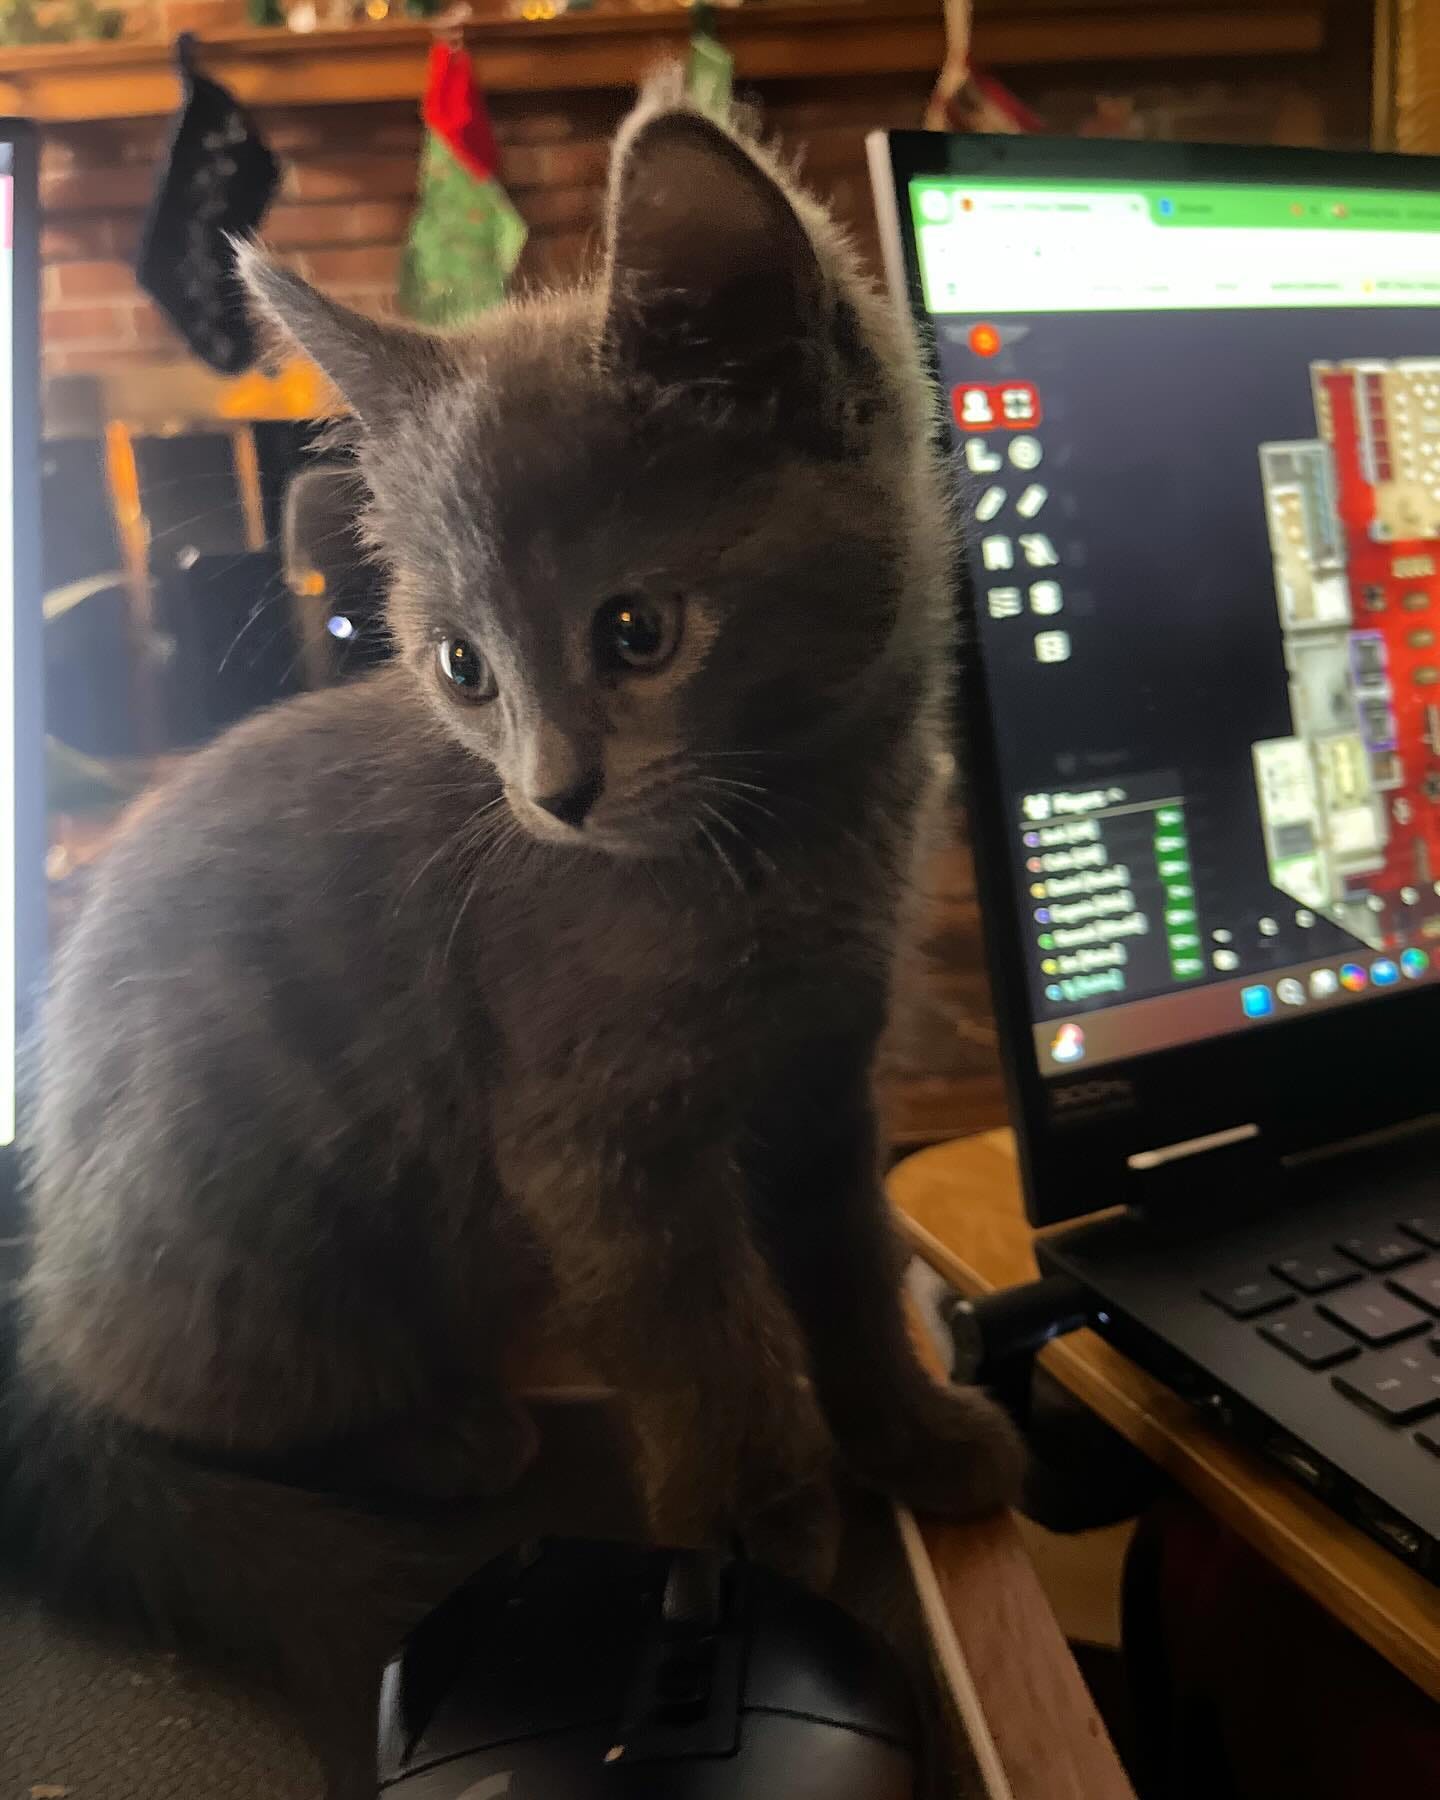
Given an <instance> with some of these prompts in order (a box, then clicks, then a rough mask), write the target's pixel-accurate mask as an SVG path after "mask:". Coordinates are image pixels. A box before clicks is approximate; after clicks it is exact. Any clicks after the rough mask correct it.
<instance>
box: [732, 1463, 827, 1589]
mask: <svg viewBox="0 0 1440 1800" xmlns="http://www.w3.org/2000/svg"><path fill="white" fill-rule="evenodd" d="M840 1534H841V1518H840V1507H839V1503H838V1502H837V1500H836V1498H835V1490H834V1488H833V1487H832V1486H831V1484H830V1483H829V1482H828V1481H824V1480H817V1481H812V1482H808V1483H807V1484H806V1485H805V1486H804V1487H802V1488H797V1489H796V1490H795V1491H794V1492H793V1493H790V1494H787V1495H786V1496H785V1498H784V1499H783V1500H776V1501H772V1502H771V1503H770V1505H768V1506H766V1507H765V1508H764V1509H763V1510H762V1511H760V1512H758V1513H756V1514H755V1515H754V1516H753V1517H752V1518H751V1519H750V1520H749V1521H748V1522H747V1523H746V1525H745V1527H744V1529H743V1530H742V1532H741V1534H740V1535H741V1538H742V1540H743V1542H744V1545H745V1551H746V1554H747V1555H748V1556H750V1557H751V1558H752V1559H753V1560H754V1561H755V1562H758V1563H763V1564H764V1565H765V1567H766V1568H767V1569H773V1570H774V1571H775V1572H776V1574H778V1575H788V1576H789V1577H790V1579H791V1580H792V1581H798V1582H800V1583H801V1584H802V1585H803V1586H805V1587H808V1588H810V1589H812V1590H813V1591H814V1592H815V1593H817V1594H823V1593H824V1592H825V1590H826V1589H827V1588H828V1587H829V1586H830V1584H831V1582H832V1581H833V1580H834V1579H835V1565H836V1563H837V1561H838V1560H839V1556H840Z"/></svg>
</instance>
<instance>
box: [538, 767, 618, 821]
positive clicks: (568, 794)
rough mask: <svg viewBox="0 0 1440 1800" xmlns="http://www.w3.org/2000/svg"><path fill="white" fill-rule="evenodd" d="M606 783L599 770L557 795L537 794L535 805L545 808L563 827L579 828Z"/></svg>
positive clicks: (563, 789)
mask: <svg viewBox="0 0 1440 1800" xmlns="http://www.w3.org/2000/svg"><path fill="white" fill-rule="evenodd" d="M603 781H604V777H603V776H602V775H601V773H600V771H599V770H598V769H594V770H592V771H591V772H590V773H589V774H588V775H585V776H583V777H582V778H581V779H580V780H579V781H576V782H573V783H572V784H571V785H570V786H569V787H568V788H562V789H561V790H560V792H559V793H555V794H543V795H541V794H537V795H536V796H535V804H536V805H537V806H543V807H544V809H545V811H546V812H548V813H549V814H550V816H551V817H552V818H555V819H558V820H559V821H560V823H561V824H562V825H570V826H573V827H576V828H578V827H579V826H581V825H583V824H584V823H585V818H586V815H587V814H588V813H589V811H590V809H591V807H592V806H594V804H595V802H596V801H597V800H598V799H599V798H600V788H601V785H602V783H603Z"/></svg>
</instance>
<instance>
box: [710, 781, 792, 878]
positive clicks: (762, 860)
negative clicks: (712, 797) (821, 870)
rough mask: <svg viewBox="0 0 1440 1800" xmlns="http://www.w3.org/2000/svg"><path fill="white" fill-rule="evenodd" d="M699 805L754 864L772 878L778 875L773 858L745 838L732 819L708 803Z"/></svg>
mask: <svg viewBox="0 0 1440 1800" xmlns="http://www.w3.org/2000/svg"><path fill="white" fill-rule="evenodd" d="M700 804H701V806H703V807H704V809H705V811H706V812H707V813H708V814H709V815H710V817H711V818H712V819H714V821H715V823H716V824H717V825H723V826H724V828H725V829H726V831H728V832H729V833H730V835H731V836H732V837H733V838H734V839H735V841H736V843H737V844H739V845H740V847H741V849H742V850H747V851H748V852H749V853H750V855H751V856H753V857H754V858H755V860H756V862H758V863H759V864H760V865H761V866H762V867H763V868H766V869H768V870H769V871H770V873H771V875H772V876H778V875H779V873H780V870H779V867H778V865H777V864H776V861H775V858H774V857H773V856H771V855H770V854H769V853H768V852H767V851H764V850H762V849H761V848H760V846H759V845H758V844H757V843H756V842H755V841H754V839H753V838H748V837H746V835H745V833H744V832H743V831H742V830H741V829H740V827H739V826H738V825H737V824H736V823H735V821H734V820H733V819H732V818H730V817H729V816H728V815H727V814H725V813H723V812H722V811H721V810H720V808H719V807H718V806H711V805H710V804H709V802H708V801H705V800H702V801H701V802H700Z"/></svg>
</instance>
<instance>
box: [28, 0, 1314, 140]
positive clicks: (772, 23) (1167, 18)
mask: <svg viewBox="0 0 1440 1800" xmlns="http://www.w3.org/2000/svg"><path fill="white" fill-rule="evenodd" d="M978 11H979V17H978V22H977V27H976V33H975V55H976V58H977V60H978V61H979V62H980V63H981V64H982V65H988V66H990V67H994V68H1002V69H1003V68H1006V67H1014V66H1019V65H1023V64H1035V63H1076V62H1091V61H1104V60H1110V59H1124V60H1126V61H1131V62H1133V61H1137V60H1150V59H1167V60H1169V59H1174V58H1177V57H1232V56H1268V55H1286V54H1291V55H1293V54H1306V53H1312V52H1314V51H1317V50H1319V49H1321V48H1322V47H1323V45H1324V41H1325V5H1324V0H1309V3H1308V4H1305V3H1300V4H1291V5H1270V4H1265V3H1264V0H1232V3H1231V4H1229V5H1210V6H1196V5H1188V4H1178V3H1173V0H1172V3H1169V4H1166V3H1164V0H1160V3H1154V4H1150V5H1146V6H1143V7H1142V6H1138V5H1134V4H1132V5H1129V6H1126V5H1123V4H1122V5H1109V6H1105V5H1076V4H1074V3H1073V0H1071V3H1070V4H1066V3H1065V0H1053V4H1048V5H1047V4H1043V3H1041V4H1035V3H1031V4H1026V3H1025V0H1010V3H1009V4H1006V3H1004V0H1000V3H998V4H992V5H989V6H987V5H985V4H984V0H981V5H980V7H979V9H978ZM718 29H719V31H720V34H721V36H722V37H723V38H724V40H725V42H726V44H727V45H728V46H729V47H730V49H731V50H732V51H733V53H734V55H735V60H736V71H737V74H738V76H739V77H740V79H742V80H744V81H777V80H785V79H788V78H797V79H803V78H807V77H813V76H815V75H830V76H843V75H876V74H894V73H903V72H907V71H923V70H933V69H938V67H939V65H940V63H941V61H942V60H943V54H944V32H943V27H942V23H941V7H940V0H812V3H809V4H807V3H805V0H761V3H760V4H757V5H754V6H746V7H744V8H742V9H740V10H738V11H735V12H728V11H725V12H722V13H721V14H720V23H719V27H718ZM689 30H690V22H689V18H688V16H687V14H686V13H685V12H684V11H683V10H682V9H681V8H678V7H677V8H676V9H675V10H674V11H672V12H664V13H627V14H622V15H613V14H601V15H598V16H597V15H596V14H593V13H579V14H575V15H564V16H562V17H560V18H558V19H555V20H552V21H549V22H546V23H536V24H529V23H526V22H524V21H521V20H481V21H477V22H475V23H472V24H470V25H468V26H467V27H466V28H465V39H466V42H467V44H468V45H469V46H470V48H471V49H472V50H473V51H474V53H475V55H476V56H477V58H479V60H480V65H481V68H482V71H483V75H484V79H485V83H486V85H487V87H488V88H489V89H490V90H491V91H492V92H495V93H505V92H511V93H517V92H537V91H541V90H547V89H548V90H551V91H554V90H556V89H583V88H590V89H594V88H610V87H616V88H618V87H629V86H631V85H633V83H634V81H635V77H636V73H637V71H639V70H643V69H644V68H646V67H647V66H649V65H650V64H652V63H654V62H657V61H659V60H661V59H662V58H664V57H665V56H667V55H669V56H673V55H674V54H675V53H676V52H677V51H678V50H680V49H681V48H682V47H683V45H684V43H685V41H686V39H687V37H688V35H689ZM430 41H431V33H430V32H429V31H428V30H427V29H426V27H424V26H423V25H410V24H393V25H392V24H389V23H386V24H383V25H370V26H357V27H354V28H352V29H350V30H344V31H319V32H314V33H311V34H309V35H308V36H300V35H297V34H295V33H292V32H288V31H284V30H270V31H244V32H231V33H226V34H220V35H216V36H214V37H207V38H206V39H205V40H204V43H203V45H202V60H203V63H204V65H205V66H206V68H208V69H209V70H210V71H211V72H212V73H213V74H215V75H216V77H217V78H219V79H220V80H223V81H224V82H225V84H226V85H227V86H228V87H229V88H230V89H231V91H232V92H233V93H234V94H235V95H236V96H237V97H238V98H239V99H241V100H244V101H246V102H248V103H249V104H251V105H266V106H316V105H327V104H328V105H334V104H343V103H345V102H351V101H382V100H403V99H410V98H412V97H415V96H417V95H418V94H419V92H420V90H421V84H422V80H423V74H424V65H425V57H426V53H427V51H428V48H429V45H430ZM177 96H178V87H177V83H176V80H175V75H174V71H173V69H172V67H171V63H170V56H169V52H168V49H167V48H166V47H165V46H163V45H160V44H156V43H151V42H134V43H130V42H125V43H105V44H64V45H53V44H45V45H36V46H27V47H24V48H17V49H3V50H0V112H4V113H11V114H18V115H20V116H23V117H29V118H34V119H39V120H42V121H45V122H50V123H69V122H74V121H79V120H86V119H124V118H144V117H154V116H158V115H163V114H166V113H169V112H171V111H173V109H174V107H175V104H176V100H177Z"/></svg>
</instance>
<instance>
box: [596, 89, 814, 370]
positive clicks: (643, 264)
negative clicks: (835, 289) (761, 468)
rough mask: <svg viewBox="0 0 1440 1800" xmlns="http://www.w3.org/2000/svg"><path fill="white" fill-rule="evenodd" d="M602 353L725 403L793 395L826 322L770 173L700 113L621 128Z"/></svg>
mask: <svg viewBox="0 0 1440 1800" xmlns="http://www.w3.org/2000/svg"><path fill="white" fill-rule="evenodd" d="M606 237H607V255H606V299H605V324H604V335H603V339H602V354H603V355H604V357H605V359H606V361H607V362H608V363H610V364H611V366H613V367H616V368H618V369H619V370H620V371H622V372H624V373H632V374H639V375H643V376H648V377H650V378H651V379H653V380H654V381H657V382H659V383H661V384H662V385H666V386H669V385H672V384H679V385H682V386H693V387H699V388H704V389H710V390H714V391H716V392H717V393H719V394H721V395H722V396H723V397H725V398H729V399H740V400H744V399H747V398H749V399H755V400H760V399H768V398H770V397H772V396H780V397H782V398H783V397H787V396H788V397H790V398H792V399H793V398H794V397H796V389H797V386H798V385H803V384H806V383H809V382H812V381H813V379H814V377H815V375H816V370H817V363H818V359H819V351H820V345H819V335H818V334H819V333H820V331H821V330H822V329H823V325H824V321H825V317H826V290H825V279H824V276H823V274H822V271H821V268H820V265H819V263H818V261H817V260H816V256H815V249H814V246H813V245H812V243H811V241H810V236H809V233H808V232H807V231H806V229H805V227H804V225H803V224H802V223H801V222H800V219H799V217H798V216H797V214H796V212H795V209H794V207H793V206H792V205H791V204H790V201H789V200H788V198H787V197H786V195H785V194H784V192H783V191H782V190H781V188H780V187H779V186H778V184H777V183H776V182H775V180H774V179H773V178H772V177H771V176H770V175H769V174H767V173H766V171H765V170H764V169H763V168H762V167H761V166H760V164H759V163H758V162H756V161H755V159H754V158H753V157H751V156H750V155H748V154H747V152H746V151H745V150H744V148H743V147H742V146H741V145H739V144H737V143H736V142H735V140H734V139H733V138H731V137H730V136H729V135H728V134H727V133H726V132H725V131H723V130H722V129H721V128H720V127H719V126H718V125H716V124H714V123H713V122H712V121H711V120H710V119H708V118H706V117H705V116H704V115H703V114H701V113H697V112H691V111H687V110H683V109H677V110H673V111H661V112H658V113H653V114H651V115H649V116H648V117H647V116H645V115H644V114H641V115H640V117H639V120H638V122H637V123H636V124H635V125H634V126H633V127H632V128H631V129H630V130H629V132H628V133H623V134H622V136H621V138H620V141H619V143H618V145H617V147H616V153H615V160H614V163H613V165H612V169H611V176H610V200H609V213H608V230H607V233H606Z"/></svg>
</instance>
